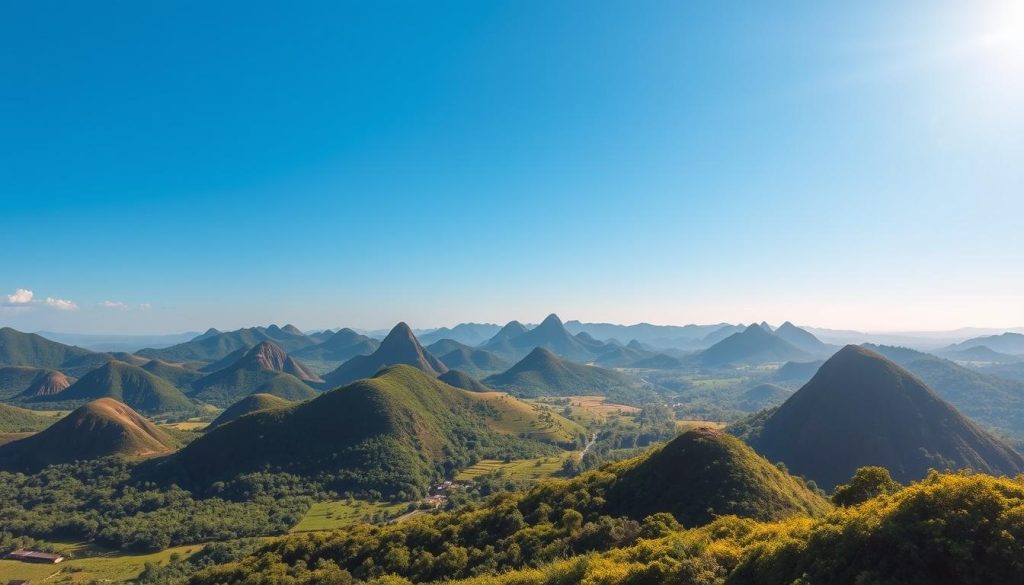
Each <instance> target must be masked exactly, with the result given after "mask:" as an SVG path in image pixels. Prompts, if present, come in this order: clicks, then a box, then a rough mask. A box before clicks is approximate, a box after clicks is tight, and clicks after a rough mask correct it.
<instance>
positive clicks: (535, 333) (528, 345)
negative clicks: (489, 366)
mask: <svg viewBox="0 0 1024 585" xmlns="http://www.w3.org/2000/svg"><path fill="white" fill-rule="evenodd" d="M507 327H508V326H506V328H507ZM503 331H505V330H504V329H503ZM507 341H508V343H507V344H501V347H500V348H497V349H495V350H493V351H495V352H496V353H498V355H503V357H511V358H513V359H518V358H520V357H522V356H524V355H526V354H528V353H529V352H530V351H532V350H533V349H534V348H535V347H543V348H544V349H547V350H549V351H550V352H551V353H554V354H556V355H558V356H561V357H564V358H567V359H570V360H577V361H589V360H590V359H592V358H593V357H594V355H595V351H596V350H597V348H596V346H595V347H588V346H587V345H586V344H585V343H584V341H581V340H580V339H577V338H576V337H574V336H573V335H572V334H571V333H569V331H568V330H566V328H565V326H564V325H563V324H562V320H561V319H559V318H558V315H555V314H551V315H548V316H547V317H546V318H545V319H544V320H543V321H541V324H540V325H538V326H536V327H534V328H533V329H530V330H529V331H526V332H523V333H521V334H519V335H515V336H512V337H510V338H508V340H507ZM598 343H600V342H598ZM490 346H491V343H490V342H488V345H487V346H484V347H483V348H482V349H487V350H491V347H490ZM601 346H602V347H603V344H601ZM502 352H504V354H502Z"/></svg>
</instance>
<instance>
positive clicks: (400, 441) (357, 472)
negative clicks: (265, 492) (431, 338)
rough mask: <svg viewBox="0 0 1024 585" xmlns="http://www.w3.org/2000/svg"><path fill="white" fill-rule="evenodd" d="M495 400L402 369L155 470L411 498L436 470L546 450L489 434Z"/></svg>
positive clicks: (232, 429)
mask: <svg viewBox="0 0 1024 585" xmlns="http://www.w3.org/2000/svg"><path fill="white" fill-rule="evenodd" d="M396 329H399V328H396ZM401 329H407V328H404V327H403V328H401ZM400 333H401V334H402V335H408V336H411V335H412V332H411V331H400ZM390 343H393V341H392V342H390ZM390 343H389V342H387V341H385V342H384V343H383V344H382V345H381V347H382V348H387V347H389V345H390ZM495 399H496V398H495V397H492V396H488V395H481V394H474V393H471V392H466V391H464V390H459V389H457V388H453V387H451V386H449V385H448V384H445V383H443V382H441V381H439V380H437V379H436V378H434V377H433V376H432V375H430V374H428V373H425V372H423V371H421V370H418V369H416V368H415V367H411V366H407V365H398V366H394V367H390V368H387V369H386V370H384V371H382V372H380V373H378V374H377V375H376V376H374V377H373V378H369V379H363V380H359V381H358V382H355V383H353V384H351V385H349V386H346V387H344V388H339V389H336V390H332V391H330V392H326V393H324V394H322V395H321V396H319V397H317V398H316V399H314V400H310V401H308V402H302V403H299V404H295V405H291V406H287V407H284V408H276V409H273V410H267V411H261V412H255V413H252V414H249V415H247V416H243V417H241V418H239V419H236V420H235V421H234V422H232V423H231V424H226V425H223V426H221V427H219V428H216V429H213V430H212V431H210V432H209V433H206V434H205V435H204V436H203V437H201V438H199V439H197V440H196V441H194V442H193V443H191V444H189V445H188V446H187V447H185V448H184V449H182V450H181V451H180V452H179V453H178V454H176V455H175V456H174V457H173V458H171V459H169V460H167V461H166V462H163V463H162V465H161V468H159V469H158V470H157V472H158V473H163V474H164V475H165V476H166V477H167V479H171V480H176V481H182V482H189V483H195V484H208V483H210V482H212V481H217V480H220V479H226V478H231V477H235V476H236V475H237V474H239V473H243V472H247V471H258V470H264V469H269V470H281V471H287V472H290V473H294V474H298V475H307V476H316V477H317V478H318V479H319V480H320V481H323V482H324V484H325V486H326V487H327V488H328V489H333V490H336V491H346V490H350V491H354V492H356V493H366V492H367V491H368V490H376V491H378V492H380V493H381V494H384V495H385V496H387V495H401V496H403V497H404V498H410V497H415V496H417V495H420V494H423V493H425V492H426V489H427V487H428V485H429V483H430V482H431V481H435V480H437V479H438V478H439V477H440V474H439V472H438V470H439V469H459V468H461V467H464V466H467V465H468V464H469V462H470V461H471V460H473V459H475V458H484V457H501V456H503V453H508V452H516V453H526V452H534V453H537V452H542V453H543V452H550V447H544V446H543V445H541V444H539V443H536V442H531V441H525V440H523V439H520V438H518V437H517V436H515V435H513V434H511V433H508V434H504V433H500V432H498V431H495V430H492V428H491V427H490V426H489V424H490V423H489V422H488V419H487V418H486V415H485V414H483V413H484V412H487V411H488V410H489V409H486V408H483V409H482V408H480V406H481V404H482V403H487V402H488V401H491V400H495ZM538 416H539V415H538ZM526 424H527V425H528V424H529V421H526Z"/></svg>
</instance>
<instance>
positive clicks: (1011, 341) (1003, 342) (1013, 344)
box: [948, 332, 1024, 355]
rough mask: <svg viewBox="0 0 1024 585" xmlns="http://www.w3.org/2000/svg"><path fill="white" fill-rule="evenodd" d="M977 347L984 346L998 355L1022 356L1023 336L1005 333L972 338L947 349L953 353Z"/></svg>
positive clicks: (1023, 352) (1023, 347) (1023, 351)
mask: <svg viewBox="0 0 1024 585" xmlns="http://www.w3.org/2000/svg"><path fill="white" fill-rule="evenodd" d="M979 345H984V346H985V347H988V348H989V349H991V350H993V351H997V352H999V353H1004V354H1009V355H1024V334H1021V333H1011V332H1007V333H1003V334H1001V335H987V336H984V337H974V338H972V339H968V340H967V341H964V342H961V343H957V344H955V345H952V346H950V347H949V348H948V349H949V350H953V351H955V350H961V349H970V348H972V347H978V346H979Z"/></svg>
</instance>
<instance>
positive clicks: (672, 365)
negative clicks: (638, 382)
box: [629, 353, 683, 370]
mask: <svg viewBox="0 0 1024 585" xmlns="http://www.w3.org/2000/svg"><path fill="white" fill-rule="evenodd" d="M629 367H631V368H639V369H643V370H674V369H676V368H681V367H683V360H681V359H679V358H674V357H672V356H670V355H665V354H663V353H658V354H654V355H652V356H651V357H646V358H643V359H639V360H637V361H635V362H633V363H632V364H630V365H629Z"/></svg>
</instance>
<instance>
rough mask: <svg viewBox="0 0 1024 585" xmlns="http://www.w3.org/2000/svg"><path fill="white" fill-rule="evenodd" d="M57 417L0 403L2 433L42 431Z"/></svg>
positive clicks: (0, 431)
mask: <svg viewBox="0 0 1024 585" xmlns="http://www.w3.org/2000/svg"><path fill="white" fill-rule="evenodd" d="M54 420H55V419H54V418H53V417H50V416H43V415H41V414H37V413H35V412H32V411H31V410H26V409H24V408H18V407H17V406H11V405H9V404H0V433H31V432H35V431H41V430H43V429H45V428H46V427H48V426H50V425H51V424H53V421H54Z"/></svg>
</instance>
